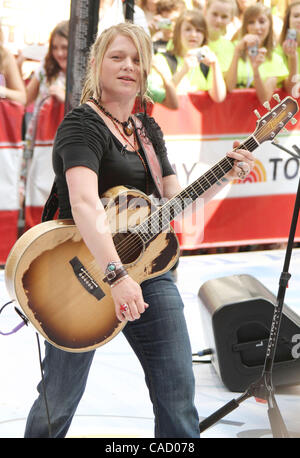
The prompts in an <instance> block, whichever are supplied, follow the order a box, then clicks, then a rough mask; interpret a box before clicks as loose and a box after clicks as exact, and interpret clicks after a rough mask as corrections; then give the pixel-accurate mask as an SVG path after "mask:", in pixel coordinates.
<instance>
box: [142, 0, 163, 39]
mask: <svg viewBox="0 0 300 458" xmlns="http://www.w3.org/2000/svg"><path fill="white" fill-rule="evenodd" d="M157 2H158V0H140V1H139V5H140V7H141V9H142V10H143V11H144V14H145V17H146V20H147V24H148V27H149V30H150V34H151V36H152V35H153V34H154V33H155V32H156V26H155V20H154V16H155V15H156V14H157V7H156V5H157Z"/></svg>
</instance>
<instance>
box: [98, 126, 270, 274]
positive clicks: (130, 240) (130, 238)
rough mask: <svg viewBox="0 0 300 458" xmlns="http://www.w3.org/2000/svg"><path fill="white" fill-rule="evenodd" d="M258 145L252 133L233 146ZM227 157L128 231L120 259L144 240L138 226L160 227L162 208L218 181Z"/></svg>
mask: <svg viewBox="0 0 300 458" xmlns="http://www.w3.org/2000/svg"><path fill="white" fill-rule="evenodd" d="M268 130H269V128H268V124H265V125H264V126H262V127H261V128H259V129H258V131H257V135H256V136H257V137H258V134H260V135H262V136H264V135H265V134H266V133H267V132H268ZM259 145H260V143H259V142H258V141H257V140H255V138H254V137H253V134H252V135H251V136H249V137H248V138H247V139H246V140H245V141H244V142H243V143H242V144H241V145H238V146H237V147H235V148H234V150H237V149H240V148H245V149H246V150H248V151H253V150H254V149H256V148H257V147H258V146H259ZM247 146H248V147H247ZM248 148H249V149H248ZM229 159H231V158H228V157H226V156H225V158H223V159H222V160H221V161H219V163H217V164H215V165H214V166H213V167H212V168H211V169H210V170H208V171H207V172H206V173H204V175H202V176H201V177H199V178H198V179H197V180H196V181H195V182H194V183H192V184H191V185H189V186H188V187H187V188H186V189H184V190H183V191H181V192H180V193H179V194H178V195H177V196H174V197H173V198H172V199H170V200H169V201H168V202H167V203H166V204H165V205H163V206H162V207H160V208H159V209H158V210H156V211H154V212H153V213H152V214H150V216H148V217H147V218H146V220H144V221H143V222H142V223H141V224H139V225H138V226H137V227H136V228H134V230H133V231H132V232H130V234H128V235H126V236H125V237H124V238H123V240H122V241H121V242H119V243H118V244H116V250H117V252H118V255H119V256H120V258H121V259H122V258H124V257H126V256H127V255H128V254H130V252H131V251H132V250H133V249H134V248H137V247H138V246H140V245H141V243H143V242H145V240H144V239H143V237H142V236H141V231H140V230H139V228H141V227H149V222H150V220H151V222H152V226H151V227H153V222H154V223H157V224H158V229H161V228H160V226H159V224H160V223H162V221H161V218H162V217H163V209H164V208H166V207H170V206H171V204H172V203H174V204H176V203H178V202H176V198H177V199H178V196H179V195H181V196H183V195H184V194H186V195H187V196H188V197H190V195H189V192H188V189H190V188H191V189H194V190H195V191H196V193H197V194H198V196H197V197H199V196H200V195H201V193H202V192H205V191H206V190H207V189H209V187H211V186H212V185H213V184H215V183H216V182H217V181H219V180H220V179H221V178H222V177H223V176H224V175H225V174H226V173H227V172H228V171H229V170H230V169H231V168H232V167H233V160H232V162H231V161H229ZM222 162H225V164H226V162H227V163H228V162H229V165H230V167H229V168H228V170H225V172H224V170H223V169H222V167H221V163H222ZM219 168H221V172H222V173H221V176H218V175H217V176H216V175H215V173H214V172H216V171H217V170H218V169H219ZM211 177H213V181H214V182H213V183H211V182H210V181H209V180H210V179H211ZM205 180H206V181H207V182H208V183H209V186H208V187H207V188H205V186H204V185H203V182H205ZM201 181H202V183H201ZM199 191H201V193H200V194H199ZM180 200H182V199H180ZM192 202H193V200H192ZM192 202H190V203H192ZM180 211H182V208H180ZM157 216H158V218H157ZM176 216H177V215H176ZM176 216H175V217H176ZM155 219H157V221H155ZM173 219H174V218H173ZM169 223H170V221H168V224H169ZM162 224H163V223H162ZM162 230H164V229H161V231H162ZM139 234H140V235H139ZM155 235H157V233H155V234H153V233H152V234H151V237H150V238H147V240H146V243H147V242H149V241H151V239H152V238H153V237H154V236H155ZM96 270H98V269H96ZM91 273H92V270H91Z"/></svg>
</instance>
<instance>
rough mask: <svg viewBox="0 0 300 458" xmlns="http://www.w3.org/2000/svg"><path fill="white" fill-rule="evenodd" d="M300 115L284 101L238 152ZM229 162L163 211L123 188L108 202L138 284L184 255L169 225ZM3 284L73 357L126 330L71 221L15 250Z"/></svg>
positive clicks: (31, 234)
mask: <svg viewBox="0 0 300 458" xmlns="http://www.w3.org/2000/svg"><path fill="white" fill-rule="evenodd" d="M297 111H298V105H297V102H296V101H295V100H294V99H293V98H292V97H286V98H285V99H284V100H282V101H281V102H280V103H278V104H277V105H276V107H274V108H273V109H272V110H270V111H269V112H268V113H266V114H265V115H264V116H263V117H261V118H260V119H259V120H258V121H257V125H256V129H255V131H254V133H253V134H252V135H250V136H249V137H248V138H247V139H246V140H245V141H244V142H243V143H242V145H240V146H239V148H244V149H247V150H249V151H253V150H255V149H256V148H257V147H258V146H259V145H260V144H261V143H262V142H265V141H267V140H273V139H274V138H275V136H276V135H277V134H278V133H279V132H280V131H281V130H282V129H283V128H284V126H285V125H286V124H287V123H288V121H290V120H292V119H294V118H293V116H294V114H295V113H296V112H297ZM233 162H234V161H233V159H231V158H228V157H224V158H223V159H221V160H220V161H219V162H218V163H217V164H215V165H214V166H213V167H212V168H211V169H209V170H208V171H207V172H206V173H204V175H202V176H201V177H200V178H198V179H197V180H196V181H194V182H193V183H192V184H190V185H189V186H187V187H186V188H185V189H184V190H183V191H181V192H180V193H179V194H177V195H176V196H175V197H173V198H172V199H170V200H169V201H167V202H166V203H165V204H164V205H162V206H161V207H157V206H155V205H154V204H153V202H152V200H151V199H150V198H149V197H148V196H147V195H145V194H143V193H142V192H140V191H138V190H135V189H128V188H126V187H124V186H118V187H114V188H111V189H110V190H108V191H107V192H106V193H105V194H104V195H103V196H102V197H103V198H105V200H106V202H107V204H106V205H105V210H106V213H107V216H108V220H109V224H110V226H111V231H112V234H113V240H114V243H115V246H116V249H117V252H118V254H119V256H120V258H121V260H122V262H123V264H124V265H125V266H126V269H127V271H128V273H129V275H130V276H131V277H132V278H133V279H134V280H135V281H136V282H138V283H139V284H140V283H142V282H143V281H144V280H146V279H149V278H152V277H155V276H158V275H160V274H162V273H165V272H167V271H168V270H170V269H171V267H172V266H173V265H174V264H175V262H176V260H177V258H178V256H179V244H178V240H177V237H176V234H175V233H174V230H173V228H172V226H171V225H170V222H171V221H172V220H173V219H174V218H175V217H176V216H178V215H179V214H181V213H182V212H183V211H184V210H185V208H186V207H187V206H188V205H190V204H191V203H192V202H194V201H195V200H196V199H197V198H198V197H199V196H201V195H202V193H203V192H205V191H206V190H208V189H209V188H210V187H211V186H212V185H214V184H215V183H216V182H217V181H218V180H220V179H221V178H222V177H223V176H224V175H225V174H226V173H227V172H228V171H229V170H230V169H231V168H232V166H233ZM5 281H6V287H7V290H8V293H9V295H10V296H11V299H13V300H15V301H16V302H17V303H18V304H19V305H20V306H21V308H22V310H23V311H24V313H25V315H26V316H27V317H28V319H29V320H30V321H31V323H32V324H33V326H34V327H35V328H36V329H37V331H39V332H40V333H41V334H42V335H43V336H44V337H45V339H46V340H48V341H49V342H50V343H51V344H53V345H54V346H56V347H58V348H60V349H63V350H66V351H71V352H83V351H89V350H92V349H95V348H97V347H99V346H101V345H103V344H105V343H107V342H108V341H109V340H111V339H112V338H114V337H115V336H116V335H117V334H118V333H119V332H120V331H121V330H122V329H123V327H124V326H125V324H126V322H122V323H121V322H119V320H118V319H117V317H116V314H115V307H114V302H113V300H112V296H111V290H110V286H109V285H108V284H107V282H106V281H105V277H104V273H103V272H102V271H101V269H100V268H99V267H98V265H97V263H96V261H95V259H94V257H93V255H92V254H91V252H90V251H89V250H88V248H87V247H86V245H85V243H84V241H83V239H82V237H81V235H80V233H79V231H78V230H77V228H76V225H75V224H74V222H73V221H72V220H53V221H47V222H43V223H41V224H38V225H36V226H34V227H33V228H31V229H29V230H28V231H27V232H25V233H24V234H23V235H22V236H21V237H20V238H19V239H18V240H17V242H16V243H15V245H14V246H13V248H12V250H11V252H10V254H9V256H8V259H7V262H6V267H5Z"/></svg>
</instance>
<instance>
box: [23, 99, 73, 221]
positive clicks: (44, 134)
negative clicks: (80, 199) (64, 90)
mask: <svg viewBox="0 0 300 458" xmlns="http://www.w3.org/2000/svg"><path fill="white" fill-rule="evenodd" d="M64 109H65V108H64V103H62V102H59V101H58V100H57V99H56V98H55V97H49V98H48V99H46V101H45V102H44V104H43V105H42V107H41V109H40V112H39V116H38V118H37V130H36V138H35V146H34V151H33V157H32V159H31V161H30V164H29V167H28V177H27V184H26V195H25V230H27V229H29V228H30V227H32V226H34V225H36V224H38V223H40V222H41V216H42V211H43V206H44V204H45V202H46V200H47V198H48V195H49V192H50V190H51V187H52V183H53V178H54V173H53V169H52V146H53V141H54V138H55V134H56V131H57V128H58V126H59V124H60V123H61V121H62V120H63V117H64Z"/></svg>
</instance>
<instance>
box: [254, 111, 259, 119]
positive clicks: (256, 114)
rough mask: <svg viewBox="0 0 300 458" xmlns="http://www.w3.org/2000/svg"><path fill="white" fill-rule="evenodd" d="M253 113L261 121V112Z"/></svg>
mask: <svg viewBox="0 0 300 458" xmlns="http://www.w3.org/2000/svg"><path fill="white" fill-rule="evenodd" d="M253 113H254V114H255V116H256V117H257V118H258V119H260V118H261V116H260V114H259V111H258V110H254V112H253Z"/></svg>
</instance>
